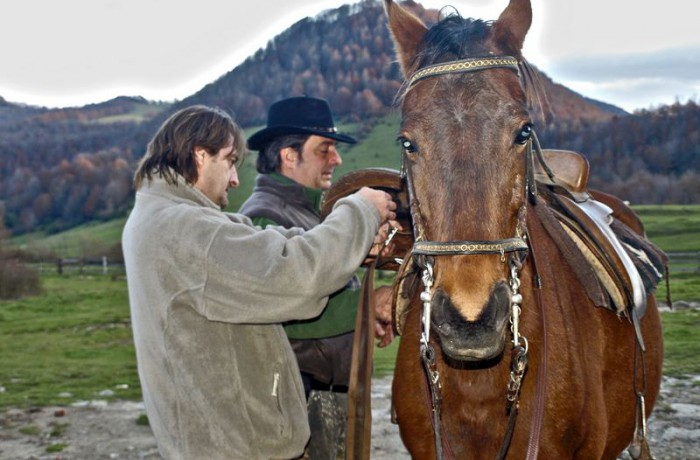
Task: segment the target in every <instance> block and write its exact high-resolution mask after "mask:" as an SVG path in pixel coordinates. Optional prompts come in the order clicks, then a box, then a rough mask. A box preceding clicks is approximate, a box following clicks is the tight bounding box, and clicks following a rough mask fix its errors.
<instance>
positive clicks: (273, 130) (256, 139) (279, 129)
mask: <svg viewBox="0 0 700 460" xmlns="http://www.w3.org/2000/svg"><path fill="white" fill-rule="evenodd" d="M286 134H314V135H316V136H321V137H327V138H328V139H333V140H336V141H338V142H345V143H346V144H356V143H357V140H356V139H355V138H354V137H350V136H348V135H346V134H340V133H332V132H328V131H323V130H316V129H313V128H300V127H298V126H284V125H280V126H270V127H268V128H263V129H261V130H260V131H258V132H256V133H255V134H253V135H252V136H250V137H249V138H248V149H249V150H262V149H263V148H265V145H266V144H267V143H268V142H270V141H271V140H272V139H274V138H275V137H279V136H283V135H286Z"/></svg>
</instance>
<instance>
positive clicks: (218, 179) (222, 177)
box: [194, 145, 239, 209]
mask: <svg viewBox="0 0 700 460" xmlns="http://www.w3.org/2000/svg"><path fill="white" fill-rule="evenodd" d="M194 154H195V161H196V163H197V172H198V177H197V181H196V182H195V183H194V186H195V187H196V188H197V189H199V190H200V191H201V192H202V193H204V194H205V195H206V196H207V197H208V198H209V199H210V200H212V201H213V202H214V203H216V204H218V205H219V206H220V207H221V209H224V208H226V206H228V190H229V188H231V187H234V188H235V187H238V185H239V182H238V171H237V170H236V162H237V161H238V157H237V154H236V152H234V150H233V145H228V146H226V147H224V148H222V149H220V150H219V151H218V152H217V154H216V155H209V154H208V153H207V152H206V151H205V150H204V149H201V148H199V147H197V148H195V153H194Z"/></svg>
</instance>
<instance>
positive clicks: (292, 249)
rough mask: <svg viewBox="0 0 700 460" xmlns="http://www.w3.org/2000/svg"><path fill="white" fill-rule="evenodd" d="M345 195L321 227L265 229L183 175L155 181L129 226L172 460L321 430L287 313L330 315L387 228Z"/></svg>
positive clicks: (128, 258) (290, 448)
mask: <svg viewBox="0 0 700 460" xmlns="http://www.w3.org/2000/svg"><path fill="white" fill-rule="evenodd" d="M379 223H380V222H379V213H378V212H377V210H376V209H375V208H374V207H373V206H372V205H371V203H369V202H368V201H366V200H364V199H362V198H360V197H357V196H350V197H347V198H345V199H342V200H340V201H338V203H337V204H336V206H335V209H334V211H333V212H332V213H331V214H330V215H329V216H328V218H327V219H326V220H325V222H324V223H323V224H321V225H319V226H317V227H315V228H314V229H312V230H309V231H307V232H302V231H301V230H300V229H289V230H286V229H284V228H282V227H276V228H268V229H265V230H261V229H260V228H259V227H255V226H254V225H252V223H251V222H250V220H249V219H248V218H247V217H244V216H241V215H238V214H227V213H224V212H222V211H220V210H219V209H218V207H217V206H216V205H215V204H214V203H213V202H212V201H211V200H209V199H208V198H207V197H206V196H205V195H203V194H202V193H201V192H199V191H198V190H196V189H195V188H193V187H191V186H189V185H187V184H185V183H184V181H183V180H180V181H179V183H178V185H177V186H173V185H169V184H167V183H166V182H165V181H164V180H162V179H155V180H153V181H152V182H151V183H150V184H148V183H147V184H146V185H144V187H142V189H141V190H140V191H139V192H138V193H137V195H136V203H135V206H134V209H133V211H132V212H131V214H130V216H129V219H128V221H127V223H126V226H125V228H124V232H123V236H122V245H123V249H124V257H125V262H126V271H127V281H128V287H129V302H130V305H131V317H132V326H133V333H134V342H135V345H136V355H137V361H138V371H139V377H140V380H141V386H142V390H143V397H144V402H145V405H146V411H147V414H148V418H149V421H150V424H151V427H152V429H153V432H154V434H155V436H156V439H157V442H158V447H159V449H160V452H161V455H162V456H163V457H164V458H166V459H203V458H206V459H209V460H215V459H288V458H294V457H297V456H299V455H300V454H301V453H302V452H303V449H304V446H305V444H306V442H307V440H308V437H309V427H308V418H307V414H306V401H305V398H304V392H303V388H302V384H301V380H300V377H299V370H298V368H297V363H296V359H295V357H294V354H293V352H292V350H291V347H290V345H289V342H288V340H287V337H286V335H285V333H284V330H283V329H282V326H281V325H280V323H281V322H284V321H287V320H292V319H304V318H312V317H315V316H318V315H319V314H320V312H321V311H322V309H323V306H324V305H326V301H327V296H328V295H329V294H331V293H333V292H335V291H337V290H338V289H340V288H342V287H343V286H344V285H345V284H346V283H347V282H348V280H350V278H351V277H352V275H353V273H354V272H355V270H356V269H357V267H358V266H359V265H360V264H361V262H362V260H363V259H364V257H365V255H366V254H367V252H368V250H369V248H370V245H371V244H372V239H373V237H374V235H375V233H376V232H377V229H378V227H379Z"/></svg>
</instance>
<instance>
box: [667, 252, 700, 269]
mask: <svg viewBox="0 0 700 460" xmlns="http://www.w3.org/2000/svg"><path fill="white" fill-rule="evenodd" d="M667 255H668V268H669V270H670V271H671V273H674V272H675V273H681V272H686V273H688V272H696V273H700V251H695V252H668V253H667Z"/></svg>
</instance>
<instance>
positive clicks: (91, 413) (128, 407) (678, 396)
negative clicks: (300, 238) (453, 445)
mask: <svg viewBox="0 0 700 460" xmlns="http://www.w3.org/2000/svg"><path fill="white" fill-rule="evenodd" d="M390 398H391V378H390V377H389V378H384V379H375V380H374V381H373V383H372V419H373V424H372V455H371V457H372V459H373V460H374V459H376V460H403V459H408V458H410V457H409V455H408V454H407V453H406V450H405V449H404V447H403V445H402V443H401V440H400V438H399V434H398V428H397V427H396V426H395V425H393V424H391V422H390V414H389V410H390ZM144 413H145V412H144V409H143V405H142V404H141V403H136V402H119V403H110V404H107V403H106V402H104V401H91V402H85V403H82V404H76V405H73V406H68V407H45V408H41V409H35V410H29V411H20V410H10V411H6V412H5V413H2V414H0V459H2V460H10V459H11V460H102V459H109V460H149V459H159V458H160V456H159V455H158V450H157V448H156V444H155V440H154V439H153V435H152V433H151V430H150V428H149V427H148V426H144V425H139V424H138V423H137V420H138V418H139V416H141V415H143V414H144ZM649 432H650V439H651V446H652V452H653V453H654V455H655V457H656V459H657V460H681V459H683V460H688V459H700V376H698V377H696V378H693V379H683V380H676V379H670V378H666V379H664V383H663V386H662V394H661V397H660V399H659V402H658V403H657V405H656V408H655V411H654V414H653V415H652V418H651V420H650V423H649ZM60 446H63V449H62V450H60V451H56V452H51V450H52V449H55V450H58V449H59V448H60ZM620 458H625V459H627V458H629V457H627V454H624V455H623V456H622V457H620Z"/></svg>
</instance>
